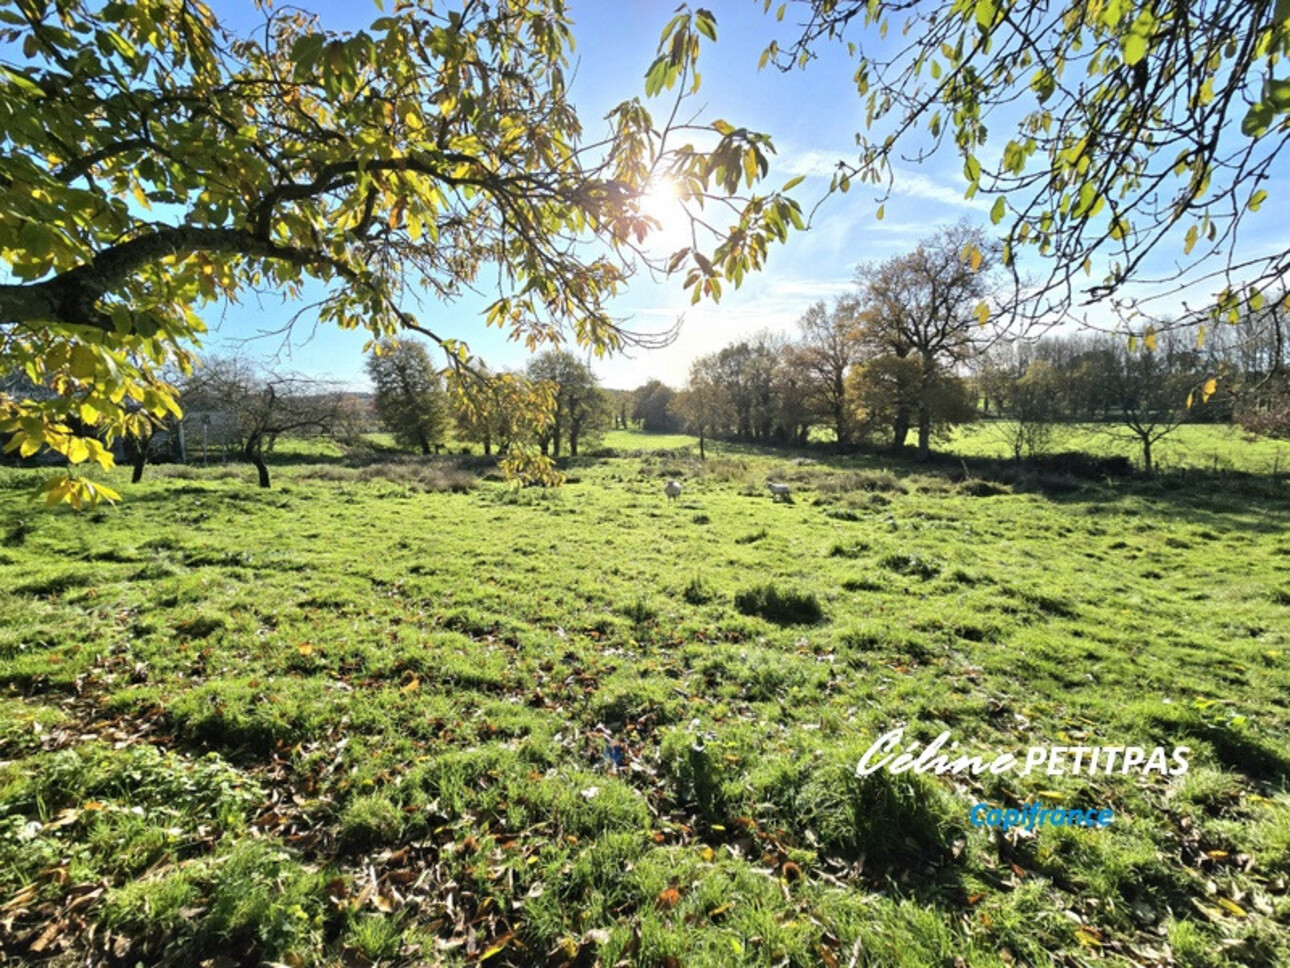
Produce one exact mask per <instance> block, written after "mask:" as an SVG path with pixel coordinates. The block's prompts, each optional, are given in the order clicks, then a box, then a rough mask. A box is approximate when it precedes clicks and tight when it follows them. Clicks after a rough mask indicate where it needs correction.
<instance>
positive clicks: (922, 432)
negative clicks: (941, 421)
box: [918, 404, 932, 460]
mask: <svg viewBox="0 0 1290 968" xmlns="http://www.w3.org/2000/svg"><path fill="white" fill-rule="evenodd" d="M931 452H932V411H931V410H930V409H929V408H928V406H927V405H926V404H922V405H921V406H919V408H918V459H919V460H927V458H928V455H930V454H931Z"/></svg>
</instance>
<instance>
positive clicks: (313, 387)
mask: <svg viewBox="0 0 1290 968" xmlns="http://www.w3.org/2000/svg"><path fill="white" fill-rule="evenodd" d="M180 398H181V400H182V401H183V403H184V405H185V406H186V407H187V408H188V409H189V410H220V411H230V412H231V413H232V414H233V415H234V416H235V418H236V420H237V428H238V434H239V436H240V437H241V442H242V455H243V456H244V457H245V458H246V459H247V460H248V461H250V462H251V463H252V464H254V465H255V469H256V472H257V474H258V478H259V485H260V487H266V488H267V487H269V486H270V484H271V481H270V477H269V466H268V464H266V463H265V460H264V454H265V451H266V450H268V449H270V448H272V446H273V442H274V441H275V440H276V439H277V438H278V437H279V436H281V435H283V434H292V433H294V434H327V435H331V434H335V433H337V432H344V428H345V427H347V426H348V425H349V417H350V414H349V406H348V403H347V400H346V397H345V396H344V394H341V393H338V392H336V391H334V390H333V389H331V388H329V387H328V386H327V385H326V384H324V383H321V382H319V381H318V380H311V379H309V378H308V377H302V376H296V375H294V374H290V373H276V372H273V371H265V370H261V369H260V368H259V367H257V366H256V365H254V364H252V363H250V362H248V361H246V360H242V359H237V358H233V359H210V360H207V361H206V362H205V363H204V364H203V365H202V366H201V367H200V368H199V369H198V371H197V372H196V373H195V374H194V376H193V377H192V378H191V379H189V380H188V381H187V383H185V384H184V386H183V387H182V388H181V391H180Z"/></svg>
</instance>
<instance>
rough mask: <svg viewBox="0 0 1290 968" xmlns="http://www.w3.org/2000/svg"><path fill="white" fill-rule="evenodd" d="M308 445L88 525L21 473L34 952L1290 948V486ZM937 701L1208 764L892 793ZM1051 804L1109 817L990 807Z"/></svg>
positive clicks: (1036, 729) (0, 671) (940, 707)
mask: <svg viewBox="0 0 1290 968" xmlns="http://www.w3.org/2000/svg"><path fill="white" fill-rule="evenodd" d="M1187 429H1188V430H1191V429H1192V428H1187ZM973 432H974V433H976V432H977V431H973ZM633 436H634V437H638V436H640V435H633ZM1211 442H1212V441H1211ZM284 443H286V442H284ZM978 443H979V442H978ZM611 446H614V447H616V448H620V449H624V450H626V449H630V450H645V449H646V448H644V447H641V446H638V445H635V444H612V445H611ZM1240 446H1242V445H1240V443H1239V442H1236V443H1233V444H1231V447H1232V448H1233V449H1232V455H1233V456H1232V460H1233V461H1239V460H1243V459H1244V457H1243V456H1242V454H1243V452H1242V451H1240V449H1239V448H1240ZM1259 446H1260V447H1262V446H1264V445H1259ZM1273 446H1275V445H1273ZM286 450H287V451H288V452H287V453H284V454H283V455H282V456H281V463H280V464H279V466H278V467H277V468H276V474H275V480H276V481H277V484H276V485H275V489H274V490H271V491H260V490H258V489H256V488H254V487H253V486H251V485H252V481H253V471H252V470H251V469H250V468H247V467H244V466H242V465H232V464H230V465H214V466H211V467H209V468H157V469H155V472H154V470H153V469H150V472H149V476H148V478H146V479H145V481H144V482H143V483H142V484H140V485H137V486H130V485H128V484H126V483H125V482H124V477H123V476H120V475H118V476H117V477H115V478H114V479H113V483H114V485H119V486H120V487H121V489H123V490H124V491H125V492H126V494H127V500H126V502H125V503H124V504H122V505H120V506H119V507H115V508H103V509H99V510H96V511H93V512H89V513H85V514H80V515H76V514H72V513H66V512H54V513H42V512H40V511H39V510H38V509H37V508H36V507H34V506H33V505H31V504H30V503H28V501H27V499H26V491H27V489H28V488H29V487H30V486H31V485H32V484H33V483H34V482H35V481H36V480H37V479H38V477H39V474H38V472H29V471H20V470H13V469H7V470H5V469H0V513H2V514H3V516H4V520H5V521H6V522H9V525H8V527H7V529H6V531H5V532H4V533H2V534H0V538H2V539H3V540H0V590H2V591H0V909H3V911H4V919H5V921H6V923H7V925H8V926H7V927H4V928H0V930H3V931H6V932H7V934H6V935H4V936H3V944H4V946H5V950H6V951H8V952H13V953H16V954H17V955H18V956H19V957H20V958H26V959H28V960H29V961H31V962H32V963H39V962H40V961H41V960H42V959H47V958H52V957H55V956H58V957H62V958H65V959H73V957H75V960H77V962H78V963H80V962H81V961H84V960H85V959H86V958H88V959H90V960H91V961H95V962H97V963H103V964H135V963H143V964H150V965H151V964H159V965H160V964H165V965H188V964H198V963H200V962H202V961H203V960H205V959H211V958H215V957H217V956H220V955H224V956H227V957H231V958H233V959H234V960H236V961H238V962H240V963H246V964H259V963H264V962H276V963H288V964H325V965H347V964H366V963H375V962H378V961H379V963H381V964H408V965H412V964H441V963H442V964H448V965H467V964H477V963H480V962H481V961H482V963H484V964H485V965H489V966H495V965H547V964H553V965H559V964H567V965H575V964H593V963H595V962H596V961H599V963H601V964H604V965H612V964H618V963H620V962H622V963H626V964H632V965H670V964H684V965H686V966H691V965H697V966H719V965H744V964H746V965H779V964H791V965H818V964H822V963H823V964H834V963H836V964H842V965H846V964H849V963H851V962H852V960H853V959H854V961H855V963H856V964H857V965H872V966H886V965H908V966H924V965H952V964H954V963H955V961H954V959H955V958H962V959H963V960H964V961H965V962H966V963H967V964H971V965H973V966H978V965H983V966H985V965H1007V964H1030V965H1070V964H1100V963H1106V964H1133V963H1137V962H1135V961H1134V960H1133V959H1134V956H1133V952H1135V951H1137V952H1143V951H1147V950H1148V949H1150V950H1152V951H1155V952H1157V953H1158V954H1157V955H1153V956H1152V957H1158V958H1160V959H1167V958H1172V959H1173V961H1174V962H1175V963H1177V964H1185V965H1213V966H1235V965H1276V964H1285V963H1290V941H1287V938H1290V932H1288V931H1287V927H1288V926H1290V893H1288V890H1287V881H1290V795H1287V792H1286V790H1287V782H1288V781H1290V752H1288V751H1290V742H1287V740H1288V739H1290V714H1288V713H1287V707H1286V696H1287V695H1290V605H1287V603H1288V602H1290V579H1288V578H1287V573H1288V568H1287V566H1288V564H1290V532H1287V525H1290V503H1288V502H1287V497H1288V496H1290V495H1288V494H1287V487H1286V484H1285V482H1284V481H1282V482H1274V481H1271V480H1269V479H1266V478H1240V477H1235V478H1231V479H1227V478H1224V477H1223V476H1222V474H1221V473H1220V474H1219V475H1216V476H1215V475H1212V474H1210V473H1208V472H1207V467H1206V464H1205V462H1204V461H1198V462H1197V463H1196V464H1195V465H1194V466H1193V468H1192V472H1190V473H1189V476H1187V477H1185V478H1182V477H1178V476H1169V475H1164V476H1162V477H1160V478H1158V479H1154V480H1137V479H1130V480H1127V481H1124V482H1120V483H1118V484H1115V485H1112V484H1108V483H1105V482H1084V483H1081V482H1076V483H1075V484H1073V485H1071V486H1069V487H1064V488H1063V489H1060V490H1058V491H1053V490H1049V491H1045V490H1043V489H1041V488H1040V487H1039V486H1037V485H1036V486H1034V487H1032V486H1031V484H1030V483H1028V482H1027V481H1026V480H1024V479H1021V478H1018V479H1017V480H1012V481H995V480H984V479H979V478H975V477H969V478H968V479H966V480H964V479H962V477H963V475H962V474H961V473H958V471H959V470H960V469H959V468H958V467H957V466H956V464H955V463H954V462H947V463H946V464H945V465H944V466H945V472H944V474H940V473H937V472H935V471H934V470H931V469H919V468H916V467H914V466H913V465H907V464H903V463H901V462H897V461H890V460H887V459H854V460H842V461H836V462H825V461H820V462H808V463H800V462H798V463H794V462H791V461H788V460H784V459H782V458H778V457H774V456H758V455H757V454H755V453H753V452H751V451H747V450H745V451H742V452H738V453H728V454H726V455H725V456H720V457H715V458H713V459H710V460H708V461H707V462H706V463H700V462H699V461H697V460H696V459H694V458H693V457H685V456H683V455H681V456H678V455H677V453H676V450H677V448H676V447H675V446H671V445H670V446H667V447H662V448H661V450H663V451H664V453H662V454H658V455H650V454H642V455H640V456H634V457H621V458H615V459H606V460H591V459H582V460H579V461H577V462H575V463H574V464H572V465H571V466H570V467H569V468H568V469H567V472H568V473H569V476H570V478H571V479H572V480H573V483H571V484H569V485H568V486H566V487H565V488H563V489H561V490H558V491H539V490H522V491H516V490H513V489H511V488H510V487H509V486H507V485H505V484H503V483H500V482H496V481H493V480H489V479H487V478H486V476H479V475H480V474H483V473H485V471H484V469H483V468H482V467H481V468H479V469H478V470H476V471H473V472H472V471H467V470H461V471H459V473H463V474H467V475H468V476H470V477H471V479H470V480H469V482H468V486H464V487H461V488H454V487H452V486H448V484H446V483H445V482H447V481H450V480H455V479H456V478H453V477H452V476H451V475H450V474H449V473H448V472H449V470H451V468H449V467H448V466H447V465H441V464H439V463H435V462H419V461H415V460H413V461H410V462H399V461H393V462H387V463H386V464H382V465H379V466H380V468H381V469H380V470H379V472H371V473H363V472H364V471H365V470H368V469H366V468H362V467H358V468H355V467H349V466H348V465H346V464H345V462H344V461H343V460H341V459H340V458H334V459H333V458H329V456H328V455H326V454H317V455H314V458H313V459H316V460H317V461H318V462H316V463H314V462H311V456H310V455H311V452H310V451H309V450H308V449H307V448H306V450H303V451H300V452H296V451H292V450H291V449H290V448H287V449H286ZM1262 453H1263V452H1262V451H1260V454H1262ZM1262 459H1263V457H1262V456H1260V457H1258V458H1251V460H1262ZM374 466H375V465H374ZM1220 470H1221V468H1220ZM454 473H458V472H457V471H454ZM445 475H446V476H445ZM670 477H676V478H678V479H680V480H682V482H683V484H684V486H685V488H684V493H683V494H682V496H681V498H680V499H679V500H678V501H676V502H675V503H669V502H668V501H667V500H666V499H665V497H664V495H663V483H664V482H665V481H666V480H667V479H668V478H670ZM767 479H774V480H784V481H788V482H790V483H791V484H792V486H793V492H794V498H795V503H793V504H784V503H779V502H775V501H773V500H772V499H771V497H770V496H769V494H768V493H767V492H766V491H765V487H764V483H765V481H766V480H767ZM441 484H442V485H443V486H440V485H441ZM902 724H905V725H908V729H909V734H910V736H911V737H916V738H918V739H920V740H923V741H926V740H930V739H931V738H933V737H935V736H936V735H937V734H938V733H940V732H941V731H942V730H950V731H951V732H952V734H953V738H954V739H955V740H957V741H959V742H960V744H961V745H962V747H963V748H964V749H966V750H969V751H973V752H980V753H983V754H989V755H995V754H997V753H1001V752H1014V753H1015V752H1019V751H1023V750H1024V749H1025V748H1026V747H1027V746H1030V745H1032V744H1047V745H1079V744H1089V745H1093V744H1097V743H1100V744H1102V745H1113V744H1114V745H1141V746H1155V745H1163V746H1166V747H1174V746H1184V745H1185V746H1190V747H1191V748H1192V749H1193V755H1192V759H1191V762H1192V769H1191V770H1190V771H1189V772H1188V773H1187V774H1186V775H1185V776H1180V777H1173V778H1169V777H1158V776H1154V775H1146V776H1138V775H1132V776H1120V775H1111V776H1097V777H1087V776H1085V777H1069V776H1052V777H1049V776H1046V775H1034V774H1032V775H1031V776H1028V777H1020V776H1016V775H1014V774H1007V775H1004V776H991V775H988V774H987V775H984V776H982V777H980V778H972V777H959V778H956V779H951V778H949V777H939V778H938V777H935V776H933V775H927V776H917V775H912V774H901V775H892V774H889V773H887V772H885V771H880V772H878V773H876V774H873V775H870V776H868V777H864V778H860V777H858V776H857V775H856V772H855V764H856V763H857V761H858V760H859V758H860V757H861V755H862V754H863V753H864V751H865V750H866V749H867V748H868V746H869V745H870V744H871V743H872V742H873V741H874V740H875V739H876V738H877V737H878V736H879V735H880V734H882V733H884V732H886V731H888V730H889V729H891V728H893V727H894V726H896V725H902ZM1041 791H1042V793H1041ZM1039 796H1042V797H1045V798H1048V800H1049V802H1055V799H1056V798H1061V802H1064V803H1068V804H1071V805H1075V806H1081V805H1099V806H1100V805H1108V804H1109V805H1111V806H1112V807H1113V808H1114V809H1115V811H1116V814H1117V820H1116V822H1115V823H1114V824H1113V825H1112V826H1111V827H1110V828H1108V829H1107V830H1104V831H1098V832H1088V831H1072V830H1063V829H1056V830H1054V829H1045V830H1043V831H1041V832H1040V833H1038V834H1037V835H1033V836H1031V835H1025V836H1021V837H1018V838H1015V839H1014V838H1005V837H1001V836H999V835H996V834H992V833H989V832H986V831H983V830H979V829H976V828H973V827H972V826H971V825H970V824H969V823H968V822H967V816H968V810H969V808H970V807H971V806H972V805H973V804H974V803H976V802H979V801H981V800H988V801H990V802H992V803H996V804H1000V803H1003V804H1007V803H1016V802H1024V801H1025V800H1027V799H1029V798H1033V797H1039ZM51 925H62V927H61V928H60V929H59V930H58V931H56V932H54V933H52V934H50V935H49V936H48V938H47V939H46V940H45V941H41V939H42V937H45V935H46V931H47V929H48V928H49V927H50V926H51ZM89 925H93V926H95V930H94V931H93V932H90V931H89V930H88V926H89ZM485 955H487V957H486V958H485ZM1143 957H1146V956H1143ZM69 963H70V962H69Z"/></svg>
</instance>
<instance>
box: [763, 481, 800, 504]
mask: <svg viewBox="0 0 1290 968" xmlns="http://www.w3.org/2000/svg"><path fill="white" fill-rule="evenodd" d="M766 486H767V487H768V488H769V489H770V496H771V497H772V498H774V499H775V500H779V499H781V498H783V499H784V500H785V501H791V500H792V499H793V489H792V488H791V487H789V486H788V485H787V484H776V483H775V482H774V481H767V482H766Z"/></svg>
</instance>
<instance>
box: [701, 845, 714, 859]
mask: <svg viewBox="0 0 1290 968" xmlns="http://www.w3.org/2000/svg"><path fill="white" fill-rule="evenodd" d="M699 856H700V857H702V858H703V859H704V860H712V858H714V857H716V856H717V855H716V852H715V851H714V850H713V849H712V848H711V847H704V848H703V850H701V851H699Z"/></svg>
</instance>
